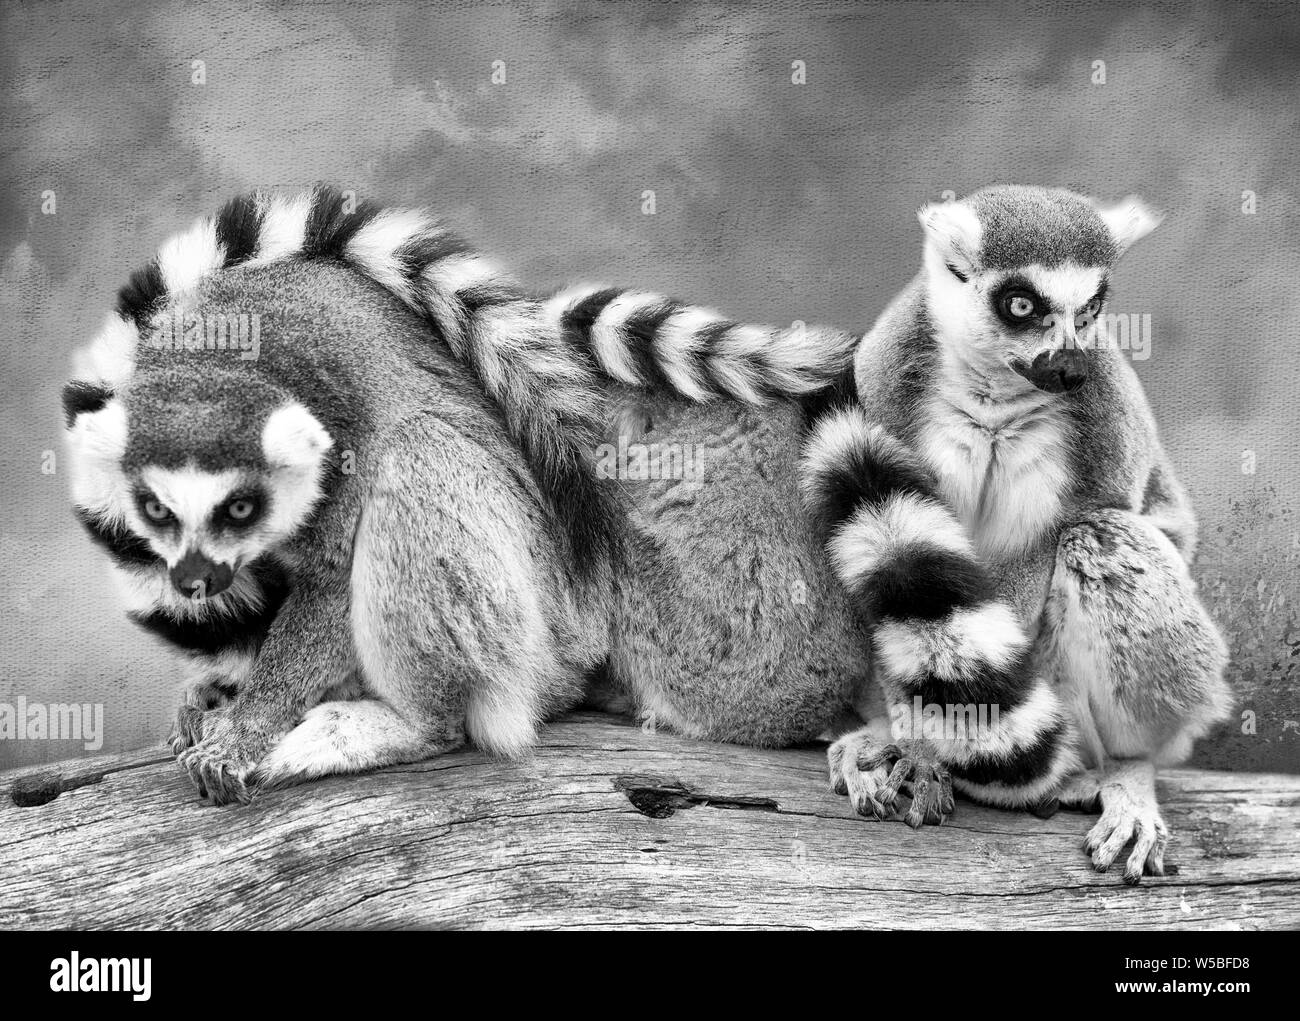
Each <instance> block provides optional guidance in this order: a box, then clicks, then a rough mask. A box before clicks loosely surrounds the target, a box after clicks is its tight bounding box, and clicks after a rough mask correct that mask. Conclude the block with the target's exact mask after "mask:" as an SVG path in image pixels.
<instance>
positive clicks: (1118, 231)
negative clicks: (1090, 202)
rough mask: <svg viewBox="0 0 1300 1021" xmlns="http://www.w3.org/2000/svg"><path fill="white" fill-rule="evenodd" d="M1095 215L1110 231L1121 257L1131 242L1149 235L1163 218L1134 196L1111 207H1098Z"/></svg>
mask: <svg viewBox="0 0 1300 1021" xmlns="http://www.w3.org/2000/svg"><path fill="white" fill-rule="evenodd" d="M1097 213H1098V214H1099V215H1100V216H1101V218H1102V220H1103V221H1104V222H1105V224H1106V226H1107V227H1108V228H1109V229H1110V233H1111V237H1113V238H1114V239H1115V247H1116V248H1117V249H1118V250H1119V254H1120V255H1123V254H1124V253H1125V252H1126V251H1128V250H1129V248H1130V246H1132V244H1133V242H1135V241H1140V240H1141V239H1142V238H1144V237H1146V236H1147V235H1148V234H1150V233H1151V232H1152V231H1153V230H1155V229H1156V227H1158V226H1160V221H1161V220H1162V219H1164V217H1163V216H1162V215H1161V214H1160V213H1157V212H1156V211H1155V210H1154V209H1152V208H1151V207H1150V206H1148V205H1147V204H1146V203H1145V202H1143V201H1142V200H1141V199H1140V198H1138V197H1137V196H1136V195H1130V196H1129V197H1128V198H1126V199H1121V200H1120V201H1119V202H1116V203H1115V204H1114V205H1113V206H1099V207H1098V209H1097Z"/></svg>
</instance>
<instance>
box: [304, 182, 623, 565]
mask: <svg viewBox="0 0 1300 1021" xmlns="http://www.w3.org/2000/svg"><path fill="white" fill-rule="evenodd" d="M307 222H308V234H309V235H310V234H311V233H312V229H311V225H312V224H313V223H317V224H318V226H317V231H318V232H323V233H324V234H326V235H328V234H330V233H331V232H337V233H338V234H340V235H345V237H343V240H342V242H341V243H340V244H337V245H335V246H333V247H334V254H336V255H337V256H338V257H340V258H342V259H343V260H344V261H346V262H348V263H350V264H351V265H353V266H354V267H356V268H357V269H359V270H360V271H361V272H363V273H365V274H366V275H367V276H369V277H370V278H371V279H373V280H374V281H375V282H376V283H378V284H380V285H382V286H383V287H385V288H387V289H388V290H389V291H391V292H392V293H393V294H395V295H396V296H397V297H399V298H401V299H402V300H403V301H404V302H405V303H406V304H407V305H408V306H410V307H411V308H412V309H414V310H416V311H417V312H420V313H421V314H423V315H425V316H427V317H428V318H429V319H430V321H431V322H432V323H433V325H434V327H435V328H436V329H437V330H438V332H439V333H440V334H441V335H442V337H443V338H444V339H445V340H446V342H447V344H448V346H449V347H450V348H451V350H452V353H453V354H454V355H455V356H456V357H457V358H459V359H460V360H461V361H463V362H465V363H467V364H468V365H469V366H470V367H471V368H472V369H473V370H474V372H475V374H476V375H477V376H478V379H479V382H480V383H481V385H482V386H483V389H484V390H485V391H486V393H487V394H488V396H489V397H491V398H492V399H493V401H495V403H496V404H497V405H498V407H500V409H501V412H502V414H503V416H504V418H505V422H506V427H507V429H508V430H509V432H510V434H511V435H512V436H513V437H514V438H515V440H516V441H517V442H518V443H519V445H520V448H521V449H522V450H523V453H524V456H525V457H526V458H527V459H528V461H529V464H530V465H531V467H532V469H533V472H534V475H535V476H536V478H537V481H538V485H539V486H540V488H541V490H542V492H543V493H544V494H546V496H547V498H548V499H549V500H550V501H551V504H552V505H553V507H554V509H555V512H556V516H557V518H558V520H559V521H560V522H561V524H562V526H563V527H564V529H565V531H566V533H567V535H568V537H569V542H570V545H571V547H572V549H573V553H574V558H575V561H576V562H577V565H578V566H579V568H580V569H584V570H585V569H590V568H591V567H592V566H593V565H594V564H595V563H598V562H600V561H601V560H603V559H605V558H606V557H607V556H608V555H609V554H610V553H611V551H612V549H613V546H614V544H615V542H616V540H617V535H618V530H617V526H616V522H615V507H614V504H613V503H612V500H611V497H610V496H609V494H608V493H607V492H606V491H604V490H603V489H602V488H601V486H600V483H599V481H598V477H597V475H596V472H595V471H594V470H593V468H592V466H591V457H592V451H593V450H594V448H595V445H596V444H597V443H598V442H599V436H600V430H601V428H602V425H603V422H604V416H603V414H602V400H601V396H600V393H599V391H598V389H597V387H596V385H595V383H596V378H595V374H594V373H593V372H592V371H591V369H590V367H589V365H588V364H587V362H586V360H585V359H584V358H581V357H578V356H576V355H575V353H574V352H573V351H572V350H571V349H570V347H569V346H568V345H567V343H566V342H565V341H564V340H563V338H562V337H561V336H560V335H559V333H558V331H556V330H555V329H554V327H553V326H552V324H551V323H550V322H549V321H548V320H547V318H546V316H545V315H544V314H543V306H542V304H541V303H540V302H538V301H537V300H535V299H533V298H531V297H529V296H528V295H527V294H525V293H524V292H523V291H522V290H521V289H520V288H519V287H518V286H517V285H516V284H515V282H514V281H513V280H511V279H510V278H509V277H508V276H507V275H506V274H505V273H504V272H503V271H502V270H500V269H499V268H498V267H497V266H496V265H495V264H494V263H493V262H492V261H491V260H490V259H488V258H487V257H485V256H484V255H482V254H480V253H478V252H476V251H474V250H472V249H471V248H470V247H469V246H468V245H467V244H466V243H465V242H463V241H462V240H460V239H459V238H458V237H457V236H456V235H454V234H452V233H451V232H450V231H448V230H447V229H446V228H444V227H443V226H442V225H441V224H440V223H438V222H437V221H436V220H434V219H432V218H431V217H430V216H428V215H427V214H426V213H424V212H422V211H419V210H405V209H385V210H377V209H363V208H357V209H354V210H353V211H351V212H347V211H346V210H345V207H344V205H343V203H342V201H341V196H340V195H339V193H337V192H334V191H333V190H330V189H320V188H318V189H316V190H315V191H314V192H313V193H312V196H311V201H310V213H309V214H308V218H307Z"/></svg>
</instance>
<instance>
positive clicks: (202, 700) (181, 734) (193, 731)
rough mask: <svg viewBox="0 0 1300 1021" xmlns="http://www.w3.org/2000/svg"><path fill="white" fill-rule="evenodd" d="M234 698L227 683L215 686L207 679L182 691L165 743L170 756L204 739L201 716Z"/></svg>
mask: <svg viewBox="0 0 1300 1021" xmlns="http://www.w3.org/2000/svg"><path fill="white" fill-rule="evenodd" d="M233 695H234V690H233V689H232V688H228V687H227V686H226V682H222V683H216V682H214V681H212V680H210V679H207V678H205V679H201V680H198V681H195V682H194V683H192V684H190V685H189V686H188V687H186V689H185V701H184V702H182V703H181V706H180V708H179V709H177V710H176V719H175V720H174V721H173V722H172V730H171V734H170V735H168V737H167V743H168V745H170V746H171V750H172V754H173V755H176V756H179V755H180V754H181V752H183V751H185V750H186V749H187V748H193V747H194V746H195V745H196V744H198V743H199V742H200V741H202V740H203V717H204V716H206V715H207V713H208V712H209V711H211V710H213V709H218V708H220V707H221V706H223V705H226V704H227V703H228V702H229V701H230V700H231V698H232V697H233Z"/></svg>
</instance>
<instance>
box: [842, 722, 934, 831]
mask: <svg viewBox="0 0 1300 1021" xmlns="http://www.w3.org/2000/svg"><path fill="white" fill-rule="evenodd" d="M827 760H828V763H829V766H830V779H831V786H832V789H833V790H834V791H835V793H836V794H844V795H848V798H849V803H850V804H851V805H852V806H853V810H854V811H855V812H857V813H858V815H861V816H864V817H870V818H872V819H877V820H882V819H888V818H891V817H892V816H893V815H895V814H896V813H897V812H898V811H899V804H898V800H899V795H900V792H901V791H904V790H905V791H906V793H908V794H910V795H911V798H912V803H911V805H910V806H909V808H908V810H907V813H906V814H905V815H904V816H903V821H904V822H905V823H907V825H909V826H911V827H912V828H913V829H919V828H920V827H921V826H923V825H924V824H925V823H927V822H928V823H933V824H936V825H942V824H943V822H944V821H945V820H946V819H947V817H948V816H949V815H951V814H952V812H953V810H954V808H955V807H956V801H955V799H954V797H953V791H952V777H951V776H950V775H949V774H948V771H947V770H945V769H944V768H943V767H942V766H940V765H939V764H938V763H936V762H934V761H933V760H932V759H931V758H930V757H929V756H928V755H926V754H924V753H921V752H920V750H919V749H917V748H913V747H909V749H908V751H907V752H904V751H903V749H902V748H900V747H899V746H898V745H897V744H882V743H880V742H879V741H877V740H875V739H873V738H872V737H871V736H869V735H868V734H865V733H863V732H862V731H855V732H854V733H852V734H847V735H845V736H844V737H842V738H840V739H839V740H838V741H836V742H834V743H833V744H832V745H831V746H830V749H829V751H828V752H827Z"/></svg>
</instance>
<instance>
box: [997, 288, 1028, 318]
mask: <svg viewBox="0 0 1300 1021" xmlns="http://www.w3.org/2000/svg"><path fill="white" fill-rule="evenodd" d="M1002 307H1003V308H1004V309H1006V313H1007V315H1009V316H1010V317H1011V318H1012V319H1028V318H1029V317H1030V316H1032V315H1033V314H1034V299H1033V298H1031V297H1029V296H1028V295H1027V294H1021V293H1017V292H1014V291H1013V292H1012V293H1011V294H1008V295H1007V296H1006V297H1005V298H1003V299H1002Z"/></svg>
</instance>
